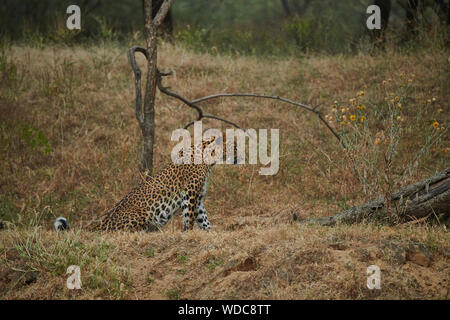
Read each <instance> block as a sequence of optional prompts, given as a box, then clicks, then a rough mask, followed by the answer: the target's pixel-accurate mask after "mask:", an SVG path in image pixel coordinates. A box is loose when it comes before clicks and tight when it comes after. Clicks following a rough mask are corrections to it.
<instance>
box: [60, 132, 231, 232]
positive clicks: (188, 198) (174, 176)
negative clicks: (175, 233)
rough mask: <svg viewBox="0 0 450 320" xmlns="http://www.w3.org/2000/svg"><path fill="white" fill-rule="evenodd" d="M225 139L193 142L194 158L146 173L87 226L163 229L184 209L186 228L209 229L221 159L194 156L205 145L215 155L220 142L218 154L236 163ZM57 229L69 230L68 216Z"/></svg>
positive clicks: (108, 228) (97, 227)
mask: <svg viewBox="0 0 450 320" xmlns="http://www.w3.org/2000/svg"><path fill="white" fill-rule="evenodd" d="M224 140H225V139H224V137H222V136H220V135H219V136H218V137H216V136H212V137H210V138H208V139H203V140H202V142H201V143H200V144H199V145H197V146H194V145H191V151H192V152H190V153H191V155H190V160H191V161H188V163H184V162H180V161H178V162H176V161H172V162H170V163H169V164H168V165H167V166H165V167H164V168H163V169H162V170H161V171H160V172H158V173H157V174H155V175H146V176H145V177H144V178H143V179H142V181H141V182H140V183H139V184H138V185H137V186H136V187H134V188H133V189H132V190H131V192H129V193H128V194H127V195H125V196H124V197H123V198H122V199H121V200H120V201H119V202H117V203H116V204H115V205H114V206H113V207H112V208H111V209H109V210H107V211H106V212H105V213H104V214H102V215H100V216H99V217H98V218H96V219H94V221H92V222H91V223H90V224H89V225H88V226H87V227H86V229H87V230H89V231H120V230H121V231H130V232H136V231H149V232H150V231H157V230H162V228H163V227H164V226H165V225H166V224H167V223H168V222H169V221H170V219H171V218H173V216H174V215H175V214H176V212H178V211H179V209H181V215H182V222H183V230H184V231H188V230H192V229H193V228H194V224H195V222H196V223H197V225H198V227H199V228H200V229H202V230H206V231H209V230H210V228H211V223H210V221H209V219H208V215H207V211H206V208H205V205H204V201H205V196H206V191H207V185H208V177H209V176H210V173H211V171H212V168H213V167H214V166H215V164H216V163H217V162H218V161H212V162H210V163H207V162H206V161H201V162H200V163H198V162H197V163H196V162H195V157H198V156H199V154H201V155H203V154H204V153H205V150H206V148H210V149H209V150H212V151H210V155H211V156H212V157H214V156H215V150H217V149H216V148H215V145H214V144H218V148H221V150H222V158H220V155H218V159H222V162H223V161H226V163H232V164H237V163H238V161H239V159H238V157H237V154H238V153H237V149H236V145H235V144H234V142H233V143H231V144H230V143H229V142H228V141H227V143H223V141H224ZM222 148H223V149H222ZM230 150H231V152H230ZM227 151H228V152H227ZM230 153H231V156H230ZM179 156H180V159H181V158H182V157H183V150H180V152H179ZM54 228H55V230H56V231H63V230H68V229H70V225H69V223H68V221H67V219H66V218H64V217H59V218H57V219H56V221H55V223H54Z"/></svg>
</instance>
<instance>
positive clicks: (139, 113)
mask: <svg viewBox="0 0 450 320" xmlns="http://www.w3.org/2000/svg"><path fill="white" fill-rule="evenodd" d="M173 1H174V0H164V2H162V4H161V5H160V7H159V10H158V11H157V12H156V13H153V14H152V0H145V1H144V19H145V38H146V42H147V49H146V50H145V49H143V48H138V47H133V48H131V49H130V53H129V57H130V63H131V66H132V68H133V71H134V73H135V81H136V82H135V84H136V118H137V120H138V122H139V126H140V128H141V131H142V159H141V170H142V171H144V172H146V173H147V174H151V173H152V171H153V144H154V141H155V96H156V87H157V81H158V69H157V61H158V43H157V31H158V28H159V27H160V26H161V23H162V21H163V20H164V18H165V17H166V15H167V12H168V11H169V9H170V6H171V5H172V3H173ZM153 17H154V18H153ZM135 51H140V52H142V53H143V54H144V55H145V56H146V58H147V81H146V86H145V96H144V105H143V106H142V103H141V93H140V92H141V88H140V83H141V82H140V81H141V80H140V77H141V74H140V70H139V68H138V67H137V65H136V60H135V58H134V52H135Z"/></svg>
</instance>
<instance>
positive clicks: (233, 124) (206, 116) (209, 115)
mask: <svg viewBox="0 0 450 320" xmlns="http://www.w3.org/2000/svg"><path fill="white" fill-rule="evenodd" d="M202 118H209V119H215V120H219V121H223V122H225V123H228V124H231V125H232V126H233V127H235V128H237V129H241V130H244V129H242V128H241V127H239V126H238V125H237V124H236V123H234V122H232V121H230V120H227V119H223V118H221V117H218V116H215V115H212V114H203V115H202ZM196 121H198V120H196ZM194 123H195V121H191V122H189V123H188V124H187V125H186V126H185V127H184V129H187V128H189V127H190V126H192V125H193V124H194Z"/></svg>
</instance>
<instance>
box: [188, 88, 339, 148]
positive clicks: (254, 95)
mask: <svg viewBox="0 0 450 320" xmlns="http://www.w3.org/2000/svg"><path fill="white" fill-rule="evenodd" d="M221 97H254V98H264V99H272V100H279V101H282V102H285V103H288V104H292V105H294V106H297V107H300V108H303V109H305V110H307V111H310V112H313V113H315V114H317V116H318V117H319V120H320V121H322V122H323V123H324V124H325V126H326V127H327V128H328V130H330V131H331V133H332V134H333V135H334V136H335V138H336V139H338V141H339V143H340V144H341V145H342V146H343V147H344V148H346V145H345V143H344V141H343V140H342V139H341V138H340V137H339V135H338V134H337V132H336V131H335V130H334V129H333V128H332V127H331V126H330V124H329V123H328V122H327V121H326V120H325V119H324V118H323V115H322V113H321V112H320V111H318V110H317V107H312V106H310V105H307V104H303V103H300V102H297V101H293V100H290V99H287V98H283V97H280V96H273V95H265V94H256V93H218V94H213V95H210V96H206V97H202V98H198V99H195V100H192V102H193V103H198V102H203V101H206V100H210V99H215V98H221Z"/></svg>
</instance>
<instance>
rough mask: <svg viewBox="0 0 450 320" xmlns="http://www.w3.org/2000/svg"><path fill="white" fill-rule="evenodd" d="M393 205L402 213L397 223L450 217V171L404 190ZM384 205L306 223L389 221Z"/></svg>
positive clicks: (382, 202)
mask: <svg viewBox="0 0 450 320" xmlns="http://www.w3.org/2000/svg"><path fill="white" fill-rule="evenodd" d="M391 201H392V203H393V205H394V206H396V207H397V208H398V210H399V213H400V216H399V221H398V222H406V221H409V220H414V219H420V218H424V217H426V216H428V215H431V214H435V215H438V214H444V215H445V216H448V215H450V168H447V169H445V170H444V171H442V172H441V173H438V174H437V175H435V176H433V177H431V178H428V179H425V180H422V181H420V182H417V183H415V184H412V185H409V186H407V187H405V188H403V189H401V190H400V191H398V192H396V193H394V194H393V195H392V199H391ZM385 204H386V201H385V199H384V198H379V199H376V200H374V201H370V202H367V203H365V204H363V205H362V206H356V207H353V208H351V209H348V210H345V211H341V212H339V213H337V214H335V215H333V216H329V217H322V218H318V219H308V220H305V221H304V222H303V223H310V224H318V225H322V226H332V225H335V224H337V223H347V224H352V223H355V222H360V221H363V220H371V219H380V218H381V219H383V218H386V214H385V210H384V208H385Z"/></svg>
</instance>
